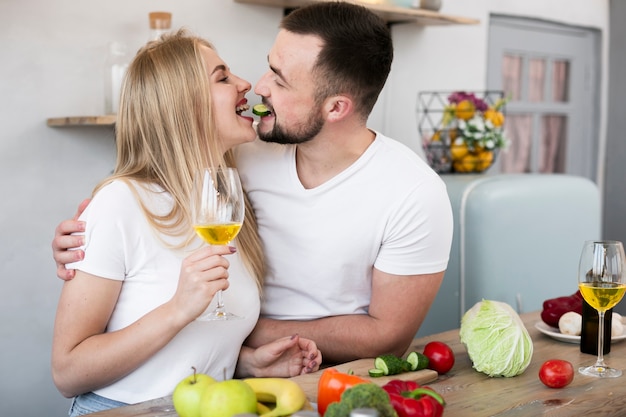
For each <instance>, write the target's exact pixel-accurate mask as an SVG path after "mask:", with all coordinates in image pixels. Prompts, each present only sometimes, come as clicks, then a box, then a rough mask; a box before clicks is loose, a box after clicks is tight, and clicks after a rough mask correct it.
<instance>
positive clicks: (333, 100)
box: [323, 95, 354, 123]
mask: <svg viewBox="0 0 626 417" xmlns="http://www.w3.org/2000/svg"><path fill="white" fill-rule="evenodd" d="M323 111H324V113H325V116H326V117H325V118H326V121H328V122H331V123H333V122H337V121H341V120H343V119H345V118H346V117H347V116H349V115H350V114H352V113H353V112H354V103H353V102H352V98H350V97H348V96H346V95H338V96H332V97H328V98H327V99H326V100H325V101H324V106H323Z"/></svg>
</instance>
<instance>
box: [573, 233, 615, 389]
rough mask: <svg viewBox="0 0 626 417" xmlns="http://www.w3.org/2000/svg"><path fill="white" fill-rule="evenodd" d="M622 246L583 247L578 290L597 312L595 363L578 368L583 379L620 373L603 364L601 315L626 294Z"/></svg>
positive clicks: (611, 242) (612, 243)
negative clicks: (596, 355)
mask: <svg viewBox="0 0 626 417" xmlns="http://www.w3.org/2000/svg"><path fill="white" fill-rule="evenodd" d="M623 269H624V246H623V245H622V242H618V241H614V240H595V241H594V240H589V241H586V242H585V244H584V245H583V250H582V253H581V255H580V264H579V266H578V287H579V288H580V292H581V294H582V295H583V298H584V299H585V301H586V302H587V303H589V305H590V306H592V307H593V308H595V309H596V310H598V317H599V322H598V359H597V360H596V363H595V364H593V365H591V366H586V367H581V368H579V369H578V371H579V372H580V373H581V374H583V375H588V376H596V377H600V378H615V377H618V376H620V375H621V374H622V371H621V370H620V369H615V368H610V367H608V366H607V365H606V364H605V363H604V356H603V350H604V313H605V312H606V311H607V310H609V309H611V308H613V307H614V306H615V305H616V304H617V303H618V302H619V301H620V300H621V299H622V297H623V296H624V291H626V275H625V274H624V270H623ZM609 343H610V341H609Z"/></svg>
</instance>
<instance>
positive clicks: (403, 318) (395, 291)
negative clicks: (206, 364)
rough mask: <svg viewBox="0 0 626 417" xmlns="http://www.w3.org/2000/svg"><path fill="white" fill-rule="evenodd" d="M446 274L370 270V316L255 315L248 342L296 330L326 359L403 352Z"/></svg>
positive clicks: (266, 340) (272, 338)
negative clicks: (308, 317)
mask: <svg viewBox="0 0 626 417" xmlns="http://www.w3.org/2000/svg"><path fill="white" fill-rule="evenodd" d="M443 275H444V272H443V271H442V272H440V273H436V274H427V275H412V276H398V275H391V274H386V273H384V272H381V271H378V270H376V269H374V274H373V281H372V299H371V303H370V308H369V314H367V315H365V314H357V315H344V316H332V317H326V318H321V319H316V320H310V321H294V320H271V319H264V318H261V319H259V321H258V323H257V326H256V327H255V329H254V331H253V333H252V334H251V335H250V336H249V338H248V340H247V342H246V344H247V345H250V346H252V347H256V346H259V345H261V344H264V343H267V342H268V341H270V340H274V339H276V338H278V337H282V336H286V335H291V334H296V333H297V334H299V335H301V336H303V337H306V338H309V339H312V340H315V342H316V343H317V345H318V347H319V349H320V350H321V351H322V354H323V355H324V360H325V362H327V363H329V362H330V363H339V362H346V361H350V360H354V359H358V358H372V357H376V356H378V355H381V354H384V353H394V354H396V355H402V354H404V353H405V351H406V349H408V347H409V346H410V344H411V341H412V340H413V338H414V337H415V334H416V333H417V331H418V330H419V327H420V326H421V324H422V322H423V321H424V318H425V317H426V314H427V313H428V310H429V308H430V306H431V304H432V302H433V300H434V299H435V296H436V295H437V291H438V290H439V287H440V285H441V282H442V280H443Z"/></svg>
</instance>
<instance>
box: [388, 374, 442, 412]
mask: <svg viewBox="0 0 626 417" xmlns="http://www.w3.org/2000/svg"><path fill="white" fill-rule="evenodd" d="M383 389H384V390H385V391H387V394H389V398H390V399H391V405H392V406H393V408H394V409H395V410H396V413H398V417H441V416H442V415H443V408H444V406H445V405H446V403H445V401H444V400H443V397H442V396H441V395H440V394H439V393H437V392H435V391H433V390H432V389H431V388H430V387H427V386H420V384H418V383H417V382H415V381H401V380H399V379H394V380H392V381H389V382H388V383H386V384H385V385H383Z"/></svg>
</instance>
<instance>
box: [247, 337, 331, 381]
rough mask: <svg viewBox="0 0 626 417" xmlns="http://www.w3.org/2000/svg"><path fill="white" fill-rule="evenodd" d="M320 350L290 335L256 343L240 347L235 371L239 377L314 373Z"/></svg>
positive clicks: (320, 355) (304, 340) (290, 375)
mask: <svg viewBox="0 0 626 417" xmlns="http://www.w3.org/2000/svg"><path fill="white" fill-rule="evenodd" d="M321 363H322V353H321V352H320V350H319V349H318V348H317V345H316V344H315V342H314V341H312V340H310V339H305V338H303V337H300V336H298V335H297V334H296V335H293V336H291V337H283V338H280V339H278V340H275V341H274V342H271V343H268V344H265V345H262V346H259V347H258V348H256V349H253V348H251V347H247V346H242V348H241V352H240V353H239V362H238V363H237V369H236V371H235V374H236V375H237V376H238V377H249V376H253V377H282V378H286V377H292V376H297V375H302V374H308V373H310V372H315V371H317V370H318V369H319V367H320V364H321Z"/></svg>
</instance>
